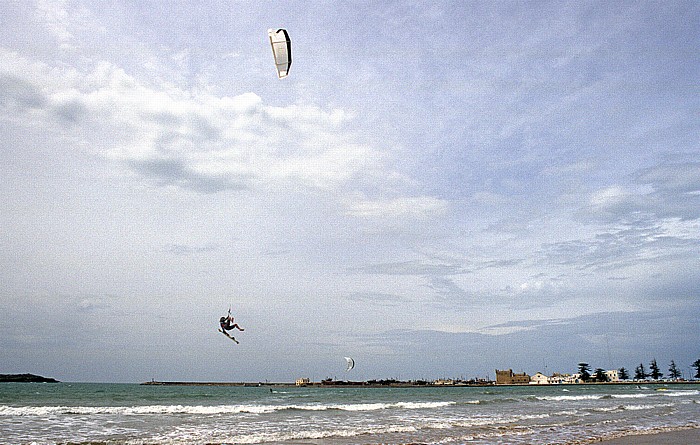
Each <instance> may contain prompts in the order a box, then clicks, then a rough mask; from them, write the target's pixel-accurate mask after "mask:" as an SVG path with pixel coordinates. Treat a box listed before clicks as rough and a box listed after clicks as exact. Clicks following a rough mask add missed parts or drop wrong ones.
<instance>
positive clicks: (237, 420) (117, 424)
mask: <svg viewBox="0 0 700 445" xmlns="http://www.w3.org/2000/svg"><path fill="white" fill-rule="evenodd" d="M699 390H700V385H694V384H687V385H684V384H680V385H679V384H674V385H668V386H667V387H666V386H663V385H650V384H642V385H639V386H637V385H619V386H618V385H615V386H613V385H561V386H540V387H534V386H519V387H518V386H516V387H511V386H509V387H444V388H442V387H426V388H318V387H301V388H296V387H268V386H261V387H233V386H151V385H145V386H144V385H136V384H96V383H56V384H34V383H0V443H2V444H67V443H70V444H93V445H94V444H122V443H126V444H273V443H274V444H332V445H345V444H379V443H381V444H404V443H421V444H423V443H424V444H445V445H450V444H533V443H537V444H569V443H590V442H592V441H594V440H596V439H598V438H602V437H614V436H620V435H627V434H631V433H642V432H645V431H658V430H666V429H677V428H684V427H699V426H700V424H699V423H700V391H699Z"/></svg>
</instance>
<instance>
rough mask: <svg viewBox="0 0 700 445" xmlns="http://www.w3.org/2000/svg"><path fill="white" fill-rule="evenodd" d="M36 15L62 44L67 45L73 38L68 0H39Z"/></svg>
mask: <svg viewBox="0 0 700 445" xmlns="http://www.w3.org/2000/svg"><path fill="white" fill-rule="evenodd" d="M35 15H36V17H37V19H38V20H39V21H40V22H41V23H43V24H44V27H45V28H46V29H47V30H48V31H49V32H50V33H51V34H53V35H54V36H55V37H56V38H57V39H58V41H59V42H61V44H62V45H66V46H67V45H68V44H69V43H70V42H71V40H73V34H72V32H71V31H70V15H69V12H68V2H67V1H66V0H37V5H36V12H35Z"/></svg>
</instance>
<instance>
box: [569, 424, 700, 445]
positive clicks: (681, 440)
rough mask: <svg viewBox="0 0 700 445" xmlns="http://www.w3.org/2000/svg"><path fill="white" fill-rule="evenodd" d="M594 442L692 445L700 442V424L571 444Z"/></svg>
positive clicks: (632, 444) (606, 443) (605, 444)
mask: <svg viewBox="0 0 700 445" xmlns="http://www.w3.org/2000/svg"><path fill="white" fill-rule="evenodd" d="M594 443H599V444H603V445H691V444H697V443H700V426H688V427H685V428H678V429H671V430H669V429H665V428H660V429H659V430H656V431H648V432H643V433H640V434H629V435H625V436H620V437H611V438H602V439H596V440H593V441H586V442H574V443H572V444H570V445H583V444H586V445H587V444H594Z"/></svg>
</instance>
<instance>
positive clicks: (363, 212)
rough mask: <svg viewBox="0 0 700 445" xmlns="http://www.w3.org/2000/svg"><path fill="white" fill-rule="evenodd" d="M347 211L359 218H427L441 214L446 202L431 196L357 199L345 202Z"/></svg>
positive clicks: (445, 209)
mask: <svg viewBox="0 0 700 445" xmlns="http://www.w3.org/2000/svg"><path fill="white" fill-rule="evenodd" d="M347 207H348V210H347V213H348V214H349V215H352V216H356V217H360V218H406V217H409V218H414V219H429V218H436V217H440V216H443V215H444V214H445V213H446V212H447V209H448V202H447V201H445V200H442V199H439V198H434V197H432V196H416V197H399V198H394V199H382V200H369V199H358V200H356V201H350V202H348V204H347Z"/></svg>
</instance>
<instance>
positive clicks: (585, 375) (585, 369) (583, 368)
mask: <svg viewBox="0 0 700 445" xmlns="http://www.w3.org/2000/svg"><path fill="white" fill-rule="evenodd" d="M698 362H700V360H698ZM699 369H700V368H699ZM578 373H579V374H581V380H583V381H584V382H587V381H589V380H590V379H591V367H590V366H589V365H588V363H579V364H578Z"/></svg>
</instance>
